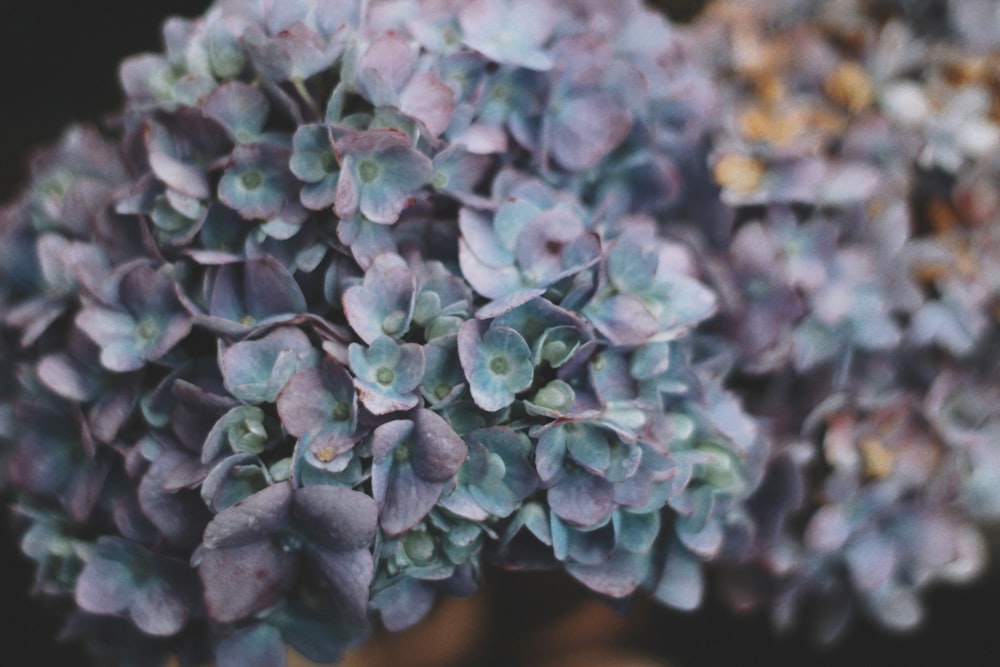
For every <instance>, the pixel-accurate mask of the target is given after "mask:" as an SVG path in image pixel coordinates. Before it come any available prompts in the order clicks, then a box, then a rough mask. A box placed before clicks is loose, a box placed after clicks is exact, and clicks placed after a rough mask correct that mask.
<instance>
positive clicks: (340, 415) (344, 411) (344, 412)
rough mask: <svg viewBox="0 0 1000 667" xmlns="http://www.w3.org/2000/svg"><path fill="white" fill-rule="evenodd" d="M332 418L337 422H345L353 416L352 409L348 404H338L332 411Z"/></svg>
mask: <svg viewBox="0 0 1000 667" xmlns="http://www.w3.org/2000/svg"><path fill="white" fill-rule="evenodd" d="M330 416H332V417H333V419H334V420H335V421H338V422H342V421H345V420H346V419H347V418H348V417H350V416H351V407H350V406H349V405H347V403H337V404H336V405H335V406H333V410H331V411H330Z"/></svg>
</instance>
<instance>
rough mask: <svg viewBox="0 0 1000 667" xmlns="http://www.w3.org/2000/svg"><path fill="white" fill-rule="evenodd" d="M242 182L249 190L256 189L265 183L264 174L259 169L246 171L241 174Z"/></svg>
mask: <svg viewBox="0 0 1000 667" xmlns="http://www.w3.org/2000/svg"><path fill="white" fill-rule="evenodd" d="M240 183H242V184H243V187H244V188H246V189H247V190H256V189H257V188H259V187H260V186H261V185H263V183H264V176H263V174H261V173H260V172H259V171H245V172H243V174H242V175H241V176H240Z"/></svg>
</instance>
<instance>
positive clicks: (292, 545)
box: [278, 532, 305, 553]
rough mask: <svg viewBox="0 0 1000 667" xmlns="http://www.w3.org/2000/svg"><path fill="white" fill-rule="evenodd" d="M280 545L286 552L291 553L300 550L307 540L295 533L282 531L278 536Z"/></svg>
mask: <svg viewBox="0 0 1000 667" xmlns="http://www.w3.org/2000/svg"><path fill="white" fill-rule="evenodd" d="M278 546H279V547H280V548H281V550H282V551H284V552H285V553H291V552H293V551H299V550H300V549H301V548H302V547H304V546H305V541H304V540H303V539H302V537H301V536H299V535H296V534H295V533H291V532H288V533H282V535H281V536H280V537H279V538H278Z"/></svg>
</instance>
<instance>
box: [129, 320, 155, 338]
mask: <svg viewBox="0 0 1000 667" xmlns="http://www.w3.org/2000/svg"><path fill="white" fill-rule="evenodd" d="M159 332H160V328H159V327H158V326H156V321H155V320H153V319H152V318H151V317H147V318H146V319H144V320H143V321H141V322H139V326H138V327H136V330H135V333H136V335H137V336H139V338H141V339H142V340H153V339H154V338H156V335H157V334H158V333H159Z"/></svg>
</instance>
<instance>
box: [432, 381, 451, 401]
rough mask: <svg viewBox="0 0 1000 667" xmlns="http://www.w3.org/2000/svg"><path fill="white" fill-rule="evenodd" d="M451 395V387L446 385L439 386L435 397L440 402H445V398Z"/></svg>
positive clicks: (435, 391)
mask: <svg viewBox="0 0 1000 667" xmlns="http://www.w3.org/2000/svg"><path fill="white" fill-rule="evenodd" d="M450 393H451V387H449V386H448V385H446V384H439V385H438V386H437V389H435V390H434V397H435V398H437V399H438V400H439V401H442V400H444V397H445V396H447V395H448V394H450Z"/></svg>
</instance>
